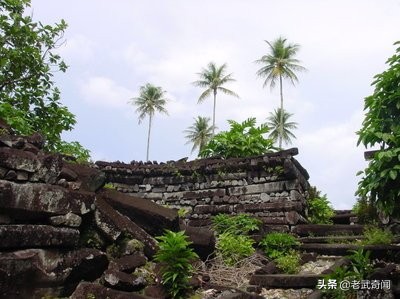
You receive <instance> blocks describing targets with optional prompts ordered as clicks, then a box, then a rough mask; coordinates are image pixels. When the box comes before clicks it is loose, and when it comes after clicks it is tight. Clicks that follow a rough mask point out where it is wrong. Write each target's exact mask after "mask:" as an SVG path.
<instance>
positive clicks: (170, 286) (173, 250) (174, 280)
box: [155, 230, 198, 299]
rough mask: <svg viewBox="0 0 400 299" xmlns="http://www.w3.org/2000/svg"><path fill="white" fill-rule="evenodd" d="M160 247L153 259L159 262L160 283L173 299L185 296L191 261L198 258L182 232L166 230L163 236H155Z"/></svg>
mask: <svg viewBox="0 0 400 299" xmlns="http://www.w3.org/2000/svg"><path fill="white" fill-rule="evenodd" d="M156 239H157V240H159V241H160V243H159V247H160V249H159V250H158V252H157V253H156V255H155V260H156V261H157V262H159V263H161V273H162V284H163V285H164V287H165V288H166V289H167V291H168V293H169V295H170V296H171V297H172V298H174V299H183V298H186V297H185V294H186V292H187V290H188V282H189V278H190V277H191V275H192V274H193V266H192V264H191V262H192V261H193V260H195V259H197V258H198V255H197V254H196V253H195V252H193V250H192V249H191V248H189V245H190V244H191V242H190V241H188V240H187V236H186V235H185V234H184V232H172V231H169V230H166V232H165V234H164V235H163V236H159V237H156Z"/></svg>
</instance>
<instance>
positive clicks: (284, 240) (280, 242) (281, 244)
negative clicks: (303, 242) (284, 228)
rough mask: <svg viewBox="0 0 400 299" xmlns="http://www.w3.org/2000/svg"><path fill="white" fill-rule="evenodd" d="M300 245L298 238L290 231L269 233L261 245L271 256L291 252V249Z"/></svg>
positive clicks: (274, 256) (276, 256)
mask: <svg viewBox="0 0 400 299" xmlns="http://www.w3.org/2000/svg"><path fill="white" fill-rule="evenodd" d="M298 245H300V242H299V241H298V240H297V238H296V237H295V236H293V235H291V234H288V233H278V232H275V233H269V234H267V235H265V236H264V238H263V239H262V240H261V241H260V246H261V247H262V248H263V249H264V252H265V254H266V255H267V256H268V257H270V258H273V259H275V258H278V257H280V256H284V255H286V254H288V253H290V252H291V249H292V248H294V247H296V246H298Z"/></svg>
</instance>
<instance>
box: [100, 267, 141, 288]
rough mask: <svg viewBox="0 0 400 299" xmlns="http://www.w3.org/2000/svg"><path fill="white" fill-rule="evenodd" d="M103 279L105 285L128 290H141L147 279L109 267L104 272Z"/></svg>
mask: <svg viewBox="0 0 400 299" xmlns="http://www.w3.org/2000/svg"><path fill="white" fill-rule="evenodd" d="M103 279H104V285H105V286H107V287H110V288H113V289H117V290H120V291H126V292H133V291H140V290H141V289H143V288H144V287H145V285H146V280H145V279H144V278H143V277H137V276H135V275H133V274H128V273H124V272H120V271H117V270H115V269H108V270H107V271H106V272H104V276H103Z"/></svg>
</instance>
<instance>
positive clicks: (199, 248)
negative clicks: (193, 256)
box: [181, 226, 215, 260]
mask: <svg viewBox="0 0 400 299" xmlns="http://www.w3.org/2000/svg"><path fill="white" fill-rule="evenodd" d="M181 229H182V230H184V231H185V234H186V235H187V236H188V237H189V241H190V242H193V244H192V245H191V246H192V247H193V249H194V250H195V252H196V253H197V254H198V255H199V257H200V258H201V259H202V260H206V259H207V258H208V257H209V256H211V254H212V253H213V252H214V250H215V236H214V232H213V231H212V230H211V229H210V228H207V227H206V228H203V227H193V226H181Z"/></svg>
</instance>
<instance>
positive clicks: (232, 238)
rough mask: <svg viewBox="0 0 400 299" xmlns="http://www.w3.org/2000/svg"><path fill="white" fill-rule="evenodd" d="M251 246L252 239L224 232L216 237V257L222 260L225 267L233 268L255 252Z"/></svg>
mask: <svg viewBox="0 0 400 299" xmlns="http://www.w3.org/2000/svg"><path fill="white" fill-rule="evenodd" d="M253 244H254V241H253V239H251V238H250V237H248V236H245V235H234V234H232V233H229V232H225V233H222V234H220V235H219V236H218V239H217V245H216V248H217V255H219V256H220V257H221V258H222V259H223V261H224V263H225V264H226V265H228V266H234V265H235V264H236V263H238V262H239V261H241V260H242V259H244V258H246V257H249V256H250V255H252V254H253V253H254V252H255V249H254V248H253Z"/></svg>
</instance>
